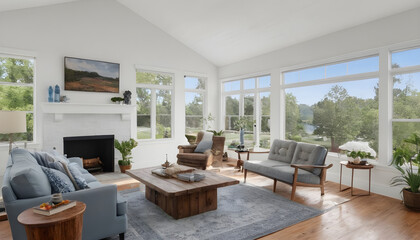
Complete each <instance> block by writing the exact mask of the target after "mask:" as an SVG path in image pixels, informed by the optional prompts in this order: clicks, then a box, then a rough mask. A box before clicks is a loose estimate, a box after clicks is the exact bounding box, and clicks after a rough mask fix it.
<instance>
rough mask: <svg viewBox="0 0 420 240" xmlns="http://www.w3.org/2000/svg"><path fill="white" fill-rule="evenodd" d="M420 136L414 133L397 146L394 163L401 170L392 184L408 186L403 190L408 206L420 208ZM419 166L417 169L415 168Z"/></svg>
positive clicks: (405, 202) (404, 199)
mask: <svg viewBox="0 0 420 240" xmlns="http://www.w3.org/2000/svg"><path fill="white" fill-rule="evenodd" d="M419 146H420V137H419V136H418V135H417V134H416V133H413V134H412V135H411V136H410V137H408V138H406V139H404V143H403V144H402V145H401V146H399V147H397V148H395V149H394V152H393V159H392V163H391V164H392V165H393V166H394V167H395V168H396V169H398V170H399V171H400V172H401V175H400V176H396V177H394V178H392V180H391V185H392V186H401V185H402V186H406V187H405V188H403V189H402V190H401V191H402V193H403V201H404V204H405V206H406V207H408V208H412V209H415V210H420V191H419V190H420V189H419V188H420V168H419V167H420V154H419ZM415 168H417V169H415Z"/></svg>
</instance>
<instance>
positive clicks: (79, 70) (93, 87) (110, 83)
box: [64, 57, 120, 93]
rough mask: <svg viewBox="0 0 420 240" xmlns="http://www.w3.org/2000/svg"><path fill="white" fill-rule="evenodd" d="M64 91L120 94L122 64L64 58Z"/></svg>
mask: <svg viewBox="0 0 420 240" xmlns="http://www.w3.org/2000/svg"><path fill="white" fill-rule="evenodd" d="M64 90H70V91H85V92H110V93H119V90H120V64H118V63H110V62H103V61H95V60H88V59H81V58H72V57H64Z"/></svg>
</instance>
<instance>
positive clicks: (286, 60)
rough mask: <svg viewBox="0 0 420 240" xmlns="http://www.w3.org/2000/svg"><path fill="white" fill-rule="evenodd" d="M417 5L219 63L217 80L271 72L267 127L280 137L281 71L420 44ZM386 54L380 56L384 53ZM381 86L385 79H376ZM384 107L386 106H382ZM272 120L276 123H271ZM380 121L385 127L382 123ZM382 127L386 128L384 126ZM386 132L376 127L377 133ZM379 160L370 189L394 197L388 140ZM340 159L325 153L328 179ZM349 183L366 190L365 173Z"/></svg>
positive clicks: (383, 114)
mask: <svg viewBox="0 0 420 240" xmlns="http://www.w3.org/2000/svg"><path fill="white" fill-rule="evenodd" d="M419 23H420V8H417V9H413V10H410V11H407V12H403V13H401V14H397V15H394V16H391V17H387V18H383V19H380V20H377V21H374V22H370V23H367V24H363V25H360V26H357V27H354V28H350V29H346V30H343V31H339V32H336V33H333V34H329V35H326V36H323V37H320V38H316V39H313V40H311V41H307V42H303V43H300V44H296V45H294V46H291V47H288V48H284V49H281V50H278V51H274V52H270V53H267V54H264V55H261V56H258V57H255V58H252V59H248V60H244V61H241V62H238V63H234V64H231V65H228V66H223V67H221V68H219V79H222V81H223V80H229V79H233V78H237V77H241V76H252V75H254V74H260V73H265V74H267V73H268V74H271V79H272V89H273V91H272V94H271V100H272V105H271V106H272V107H271V123H272V124H271V126H272V130H271V131H272V132H271V136H272V139H274V138H280V136H282V135H283V134H282V129H283V128H282V127H283V126H284V122H281V121H282V120H281V118H280V113H281V112H282V111H284V109H281V104H280V101H281V94H280V92H281V91H280V75H281V72H282V70H284V69H290V68H294V67H298V66H299V67H302V66H304V65H312V64H319V63H321V62H324V63H325V62H328V61H330V60H331V61H333V59H336V58H342V57H345V56H350V55H354V54H355V53H356V54H361V53H362V52H376V53H384V49H385V53H387V52H388V50H389V48H390V47H394V45H395V44H401V46H404V45H405V46H409V45H410V44H411V43H417V44H419V45H420V28H419V26H420V25H419ZM386 57H387V56H385V58H386ZM387 80H388V79H387V73H386V74H381V78H380V81H384V82H386V81H387ZM381 84H382V85H381V86H387V84H383V83H381ZM387 102H390V100H389V96H385V97H383V95H382V97H381V96H380V104H381V105H382V106H388V105H387ZM389 108H390V107H389V106H388V109H389ZM388 109H382V110H381V109H380V119H382V120H381V122H380V129H381V130H385V131H390V130H389V126H390V116H389V111H388ZM274 123H278V124H277V125H275V124H274ZM384 126H385V127H384ZM387 128H388V129H387ZM381 136H382V137H384V136H387V137H389V136H388V135H387V133H384V131H382V132H381V133H380V137H381ZM379 151H380V152H379V156H380V158H381V159H380V161H379V165H378V166H376V167H375V168H374V169H373V171H372V180H373V181H372V190H373V192H376V193H380V194H383V195H387V196H391V197H395V198H399V197H400V194H399V191H400V188H399V187H398V188H391V187H389V182H390V179H391V178H392V177H393V176H395V175H396V174H398V172H397V171H396V170H395V169H393V168H392V167H389V166H387V165H386V162H387V161H388V160H389V159H390V157H391V154H390V152H391V146H390V142H389V141H388V142H387V141H384V140H383V139H382V140H381V143H380V148H379ZM340 160H341V161H342V160H345V159H340V158H336V157H333V156H329V157H328V159H327V162H329V163H330V162H331V163H333V164H334V167H333V168H332V169H330V170H329V171H328V174H327V178H328V179H329V180H332V181H336V182H338V181H339V169H340V168H339V166H340V164H339V161H340ZM344 174H345V176H344V177H345V178H346V183H349V182H348V180H349V176H350V174H351V172H350V173H349V172H348V171H345V170H344ZM355 174H356V176H355V178H356V180H355V184H356V185H355V186H356V187H361V188H363V189H367V186H368V176H367V173H366V172H363V171H361V172H359V171H356V173H355Z"/></svg>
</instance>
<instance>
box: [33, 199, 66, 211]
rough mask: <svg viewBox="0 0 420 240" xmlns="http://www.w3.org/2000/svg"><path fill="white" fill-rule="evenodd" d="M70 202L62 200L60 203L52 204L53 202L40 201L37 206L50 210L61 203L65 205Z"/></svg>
mask: <svg viewBox="0 0 420 240" xmlns="http://www.w3.org/2000/svg"><path fill="white" fill-rule="evenodd" d="M69 202H70V200H63V201H61V202H60V203H57V204H54V203H42V204H41V205H39V208H40V209H42V210H51V209H53V208H56V207H58V206H61V205H65V204H68V203H69Z"/></svg>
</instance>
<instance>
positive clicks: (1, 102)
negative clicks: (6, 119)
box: [0, 54, 35, 142]
mask: <svg viewBox="0 0 420 240" xmlns="http://www.w3.org/2000/svg"><path fill="white" fill-rule="evenodd" d="M34 72H35V59H34V58H30V57H18V56H7V55H1V54H0V110H3V111H25V112H26V127H27V131H26V133H19V134H15V141H33V139H34V97H33V96H34V81H35V74H34ZM4 141H8V135H6V134H0V142H4Z"/></svg>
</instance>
